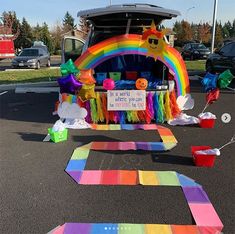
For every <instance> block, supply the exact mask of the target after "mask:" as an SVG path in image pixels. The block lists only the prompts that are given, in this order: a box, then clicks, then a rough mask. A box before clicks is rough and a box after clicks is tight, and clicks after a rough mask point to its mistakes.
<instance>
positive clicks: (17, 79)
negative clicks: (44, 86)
mask: <svg viewBox="0 0 235 234" xmlns="http://www.w3.org/2000/svg"><path fill="white" fill-rule="evenodd" d="M60 76H61V74H60V69H59V68H55V69H54V68H53V69H49V68H42V69H40V70H20V69H19V70H14V71H0V84H13V83H27V82H41V81H51V80H56V79H57V78H58V77H60Z"/></svg>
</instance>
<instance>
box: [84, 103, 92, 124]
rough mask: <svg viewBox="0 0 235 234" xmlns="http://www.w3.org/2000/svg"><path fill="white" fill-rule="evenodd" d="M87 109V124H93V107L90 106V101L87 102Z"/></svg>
mask: <svg viewBox="0 0 235 234" xmlns="http://www.w3.org/2000/svg"><path fill="white" fill-rule="evenodd" d="M85 108H86V110H87V116H86V118H85V120H86V121H87V123H91V122H92V118H91V105H90V101H87V102H85Z"/></svg>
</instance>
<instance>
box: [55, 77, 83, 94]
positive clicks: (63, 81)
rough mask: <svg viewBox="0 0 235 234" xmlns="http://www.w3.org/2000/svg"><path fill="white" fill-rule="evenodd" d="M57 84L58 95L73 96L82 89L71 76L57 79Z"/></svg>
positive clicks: (80, 84)
mask: <svg viewBox="0 0 235 234" xmlns="http://www.w3.org/2000/svg"><path fill="white" fill-rule="evenodd" d="M57 82H58V84H59V86H60V93H70V94H75V93H76V92H77V91H79V90H80V89H81V87H82V83H81V82H79V81H78V80H77V79H76V77H75V76H74V75H73V74H69V75H67V76H64V77H61V78H58V79H57Z"/></svg>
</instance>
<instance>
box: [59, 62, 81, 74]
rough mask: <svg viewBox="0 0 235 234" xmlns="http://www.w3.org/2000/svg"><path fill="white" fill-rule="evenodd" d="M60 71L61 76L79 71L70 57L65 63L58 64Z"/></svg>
mask: <svg viewBox="0 0 235 234" xmlns="http://www.w3.org/2000/svg"><path fill="white" fill-rule="evenodd" d="M60 72H61V74H62V76H66V75H68V74H74V75H76V74H77V73H79V70H78V69H77V67H76V66H75V65H74V63H73V61H72V59H69V60H68V61H67V62H66V63H64V64H61V65H60Z"/></svg>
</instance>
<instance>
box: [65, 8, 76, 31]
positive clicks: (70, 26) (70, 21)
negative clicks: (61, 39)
mask: <svg viewBox="0 0 235 234" xmlns="http://www.w3.org/2000/svg"><path fill="white" fill-rule="evenodd" d="M63 28H64V30H65V31H67V32H68V31H71V30H74V29H75V28H76V25H75V24H74V18H73V17H72V15H70V13H69V12H68V11H67V12H66V13H65V16H64V18H63Z"/></svg>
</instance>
